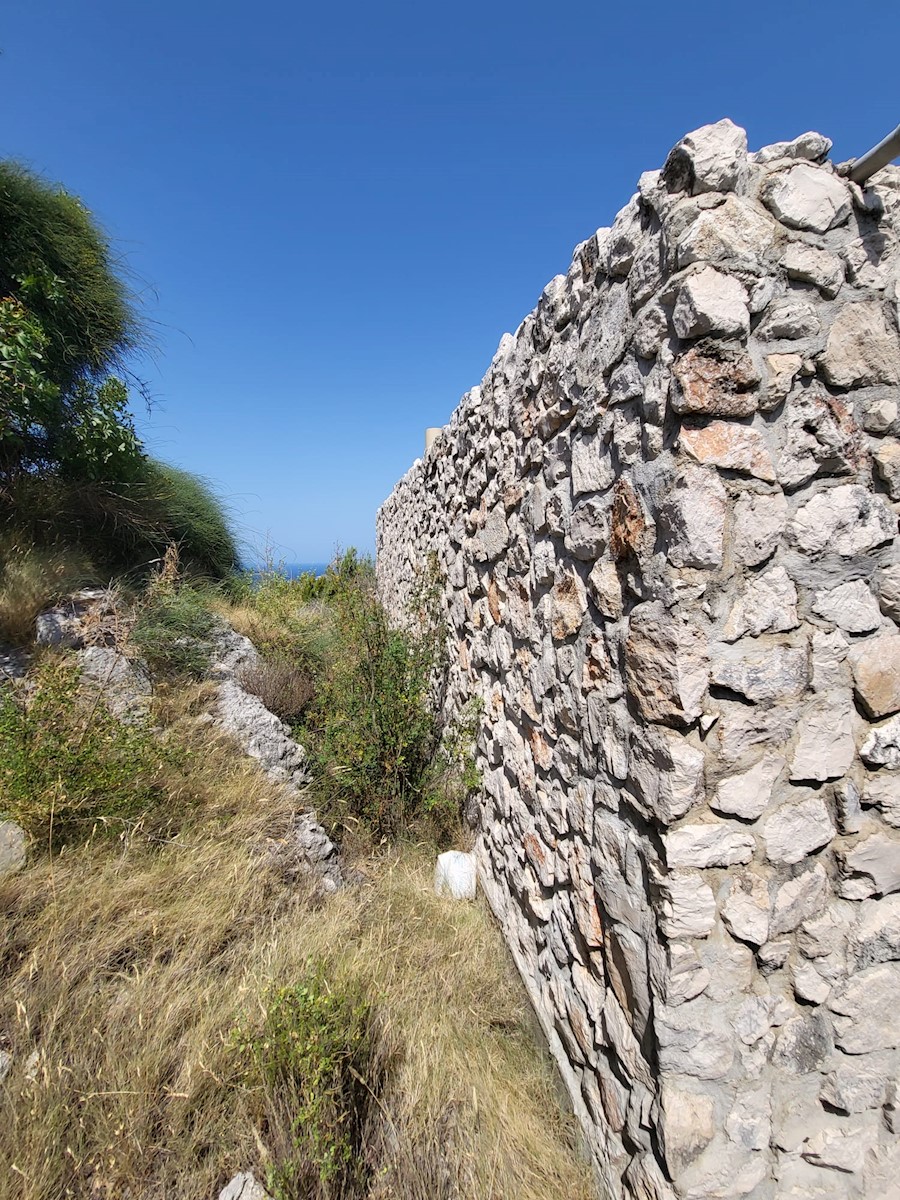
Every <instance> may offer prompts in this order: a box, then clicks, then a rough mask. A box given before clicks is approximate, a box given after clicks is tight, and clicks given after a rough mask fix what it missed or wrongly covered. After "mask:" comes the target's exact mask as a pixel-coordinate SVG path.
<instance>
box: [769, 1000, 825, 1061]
mask: <svg viewBox="0 0 900 1200" xmlns="http://www.w3.org/2000/svg"><path fill="white" fill-rule="evenodd" d="M833 1045H834V1043H833V1041H832V1037H831V1029H830V1026H829V1021H828V1018H827V1016H826V1014H825V1013H823V1012H822V1011H821V1009H815V1010H814V1011H813V1012H811V1013H809V1014H808V1015H804V1016H797V1017H791V1019H790V1020H788V1021H785V1023H784V1025H783V1026H782V1027H781V1029H780V1031H779V1033H778V1035H777V1037H776V1039H775V1048H774V1050H773V1051H772V1063H773V1064H774V1065H775V1066H776V1067H778V1068H780V1069H781V1070H782V1071H785V1072H788V1073H790V1074H792V1075H808V1074H809V1073H810V1072H812V1071H816V1070H818V1069H820V1067H821V1065H822V1063H823V1062H824V1061H825V1059H826V1058H827V1057H828V1055H829V1054H830V1053H831V1051H832V1049H833Z"/></svg>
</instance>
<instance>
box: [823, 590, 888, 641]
mask: <svg viewBox="0 0 900 1200" xmlns="http://www.w3.org/2000/svg"><path fill="white" fill-rule="evenodd" d="M812 609H813V612H815V613H818V614H819V616H820V617H825V619H826V620H828V621H833V622H834V624H835V625H837V626H839V627H840V628H841V629H844V630H846V631H847V633H871V631H872V630H873V629H877V628H878V626H879V625H880V624H881V613H880V612H879V611H878V602H877V601H876V599H875V597H874V596H873V595H872V593H871V591H870V590H869V588H868V586H867V585H866V584H865V583H864V582H863V580H862V579H853V580H851V581H850V582H849V583H842V584H839V585H838V586H837V587H836V588H831V589H830V591H827V592H818V593H817V594H816V596H815V599H814V600H813V604H812Z"/></svg>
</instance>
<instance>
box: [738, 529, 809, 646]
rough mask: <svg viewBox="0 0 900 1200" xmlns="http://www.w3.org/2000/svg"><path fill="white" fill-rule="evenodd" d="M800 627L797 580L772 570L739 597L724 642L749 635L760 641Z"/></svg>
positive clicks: (780, 570)
mask: <svg viewBox="0 0 900 1200" xmlns="http://www.w3.org/2000/svg"><path fill="white" fill-rule="evenodd" d="M760 528H761V527H758V528H757V530H756V535H757V536H759V533H760ZM773 548H774V547H773ZM798 624H799V621H798V619H797V589H796V587H795V586H794V583H793V580H792V579H791V577H790V576H789V575H788V573H787V571H785V569H784V567H772V569H771V570H769V571H766V572H764V573H763V574H761V575H757V576H754V577H752V578H751V580H750V582H749V583H748V584H747V585H746V587H745V588H744V589H743V591H742V592H741V594H740V595H739V596H738V598H737V600H736V601H735V602H734V604H733V605H732V608H731V612H730V613H729V614H728V620H727V621H726V622H725V627H724V629H723V630H722V640H723V641H726V642H734V641H737V639H738V638H742V637H744V636H745V635H746V634H750V636H751V637H759V635H760V634H762V633H786V632H787V631H788V630H790V629H796V627H797V625H798Z"/></svg>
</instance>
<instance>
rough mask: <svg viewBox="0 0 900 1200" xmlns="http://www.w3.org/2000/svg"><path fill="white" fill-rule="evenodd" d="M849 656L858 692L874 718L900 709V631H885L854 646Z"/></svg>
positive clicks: (858, 695) (864, 706)
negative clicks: (890, 632) (886, 632)
mask: <svg viewBox="0 0 900 1200" xmlns="http://www.w3.org/2000/svg"><path fill="white" fill-rule="evenodd" d="M847 658H848V660H849V662H850V667H851V669H852V671H853V682H854V685H855V690H856V696H857V699H858V700H859V702H860V704H861V705H862V706H863V708H864V710H865V712H866V714H867V715H868V716H869V717H871V718H872V719H873V720H878V719H879V718H880V717H887V716H890V715H891V713H895V712H897V710H898V709H900V634H896V633H894V634H882V635H881V636H880V637H874V638H867V639H866V641H864V642H857V643H856V644H855V645H853V646H851V648H850V650H849V652H848V655H847Z"/></svg>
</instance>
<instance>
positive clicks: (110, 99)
mask: <svg viewBox="0 0 900 1200" xmlns="http://www.w3.org/2000/svg"><path fill="white" fill-rule="evenodd" d="M898 35H900V6H898V5H897V4H884V5H878V6H871V5H865V6H859V5H855V6H848V5H847V4H846V2H845V3H841V4H837V3H835V2H834V0H819V2H818V3H798V2H795V0H794V2H792V0H780V2H778V3H773V2H771V0H762V2H757V3H755V4H740V5H738V4H733V3H727V2H724V3H723V2H722V0H719V2H718V3H713V2H712V0H703V2H695V3H690V2H689V0H685V2H682V3H674V4H673V3H666V4H662V3H659V2H658V0H645V2H644V3H642V4H635V3H632V4H622V3H619V4H605V3H602V2H598V0H594V2H593V3H582V2H580V0H576V2H574V3H573V2H571V0H570V2H569V3H567V4H556V5H554V4H548V3H542V4H535V3H532V2H530V0H518V2H517V3H509V2H507V0H502V2H496V0H495V2H492V0H479V2H478V3H472V2H471V0H457V2H456V3H453V4H447V5H437V4H429V3H423V2H421V0H420V2H418V3H397V2H396V0H381V2H380V3H373V2H372V0H369V2H367V3H340V2H338V3H331V4H324V3H319V4H309V3H305V4H304V3H300V4H298V3H296V2H292V3H288V2H287V0H256V2H255V3H249V2H247V0H245V2H244V3H237V2H236V0H216V2H215V3H212V0H178V2H177V3H176V2H175V0H154V2H153V3H128V2H124V3H123V0H80V2H79V0H5V2H4V4H3V7H2V14H0V49H2V56H0V88H2V112H3V125H2V133H0V154H3V155H5V156H14V157H17V158H20V159H22V160H24V161H26V162H28V163H30V164H31V165H32V166H34V167H35V168H37V169H39V170H40V171H42V172H44V173H45V174H46V175H48V176H49V177H51V178H53V179H56V180H59V181H61V182H63V183H64V184H65V185H66V186H67V187H68V188H69V189H70V190H71V191H74V192H76V193H77V194H79V195H81V196H82V197H83V199H84V200H85V202H86V203H87V204H88V206H89V207H90V208H92V209H93V210H94V211H95V212H96V213H97V214H98V216H99V217H100V219H101V220H102V222H103V223H104V225H105V227H106V228H107V230H108V231H109V233H110V234H111V235H112V236H113V238H114V239H115V241H116V244H117V246H118V247H119V248H120V249H121V251H122V252H123V254H124V255H125V257H126V259H127V262H128V265H129V267H130V270H131V271H132V273H133V275H134V277H135V279H136V280H137V281H138V286H139V289H140V292H141V296H142V299H143V302H144V308H145V313H146V316H147V317H148V319H149V320H150V321H151V322H152V323H153V326H154V331H155V338H156V347H157V349H156V355H155V358H154V359H153V360H152V361H150V362H147V363H144V364H143V366H142V371H143V374H144V375H145V376H146V378H147V379H148V380H149V382H150V385H151V388H152V391H153V393H154V395H155V396H156V397H157V402H156V406H155V409H154V411H153V413H152V416H151V417H150V419H149V420H146V421H145V420H143V419H142V420H141V427H142V430H143V432H144V435H145V437H146V439H147V442H148V444H149V445H150V447H151V448H152V449H153V450H154V451H155V452H156V453H158V454H159V455H160V456H162V457H165V458H168V459H169V460H170V461H173V462H176V463H178V464H180V465H182V466H185V467H188V468H189V469H191V470H194V471H198V472H201V473H202V474H204V475H206V476H207V477H209V478H210V479H212V480H213V481H214V482H215V483H216V484H217V485H218V487H219V488H220V489H221V490H222V492H223V493H224V494H225V495H227V496H228V497H229V498H230V501H231V504H232V507H233V510H234V513H235V516H236V518H237V523H238V526H239V528H240V531H241V534H242V536H243V537H244V538H245V540H246V541H247V542H248V543H250V544H252V545H254V546H258V545H259V544H260V543H261V542H262V541H263V539H264V538H265V535H266V533H267V532H268V533H269V534H270V536H271V537H272V539H273V540H274V541H275V543H276V544H277V546H278V550H279V553H281V554H283V555H284V556H285V557H287V558H288V559H289V560H303V561H317V560H320V559H327V558H328V557H329V556H330V554H331V551H332V549H333V547H334V545H335V543H336V542H341V543H342V544H344V545H352V544H355V545H357V546H359V547H360V548H363V549H371V548H372V546H373V541H374V518H375V511H376V509H377V507H378V505H379V504H380V503H381V502H382V500H383V499H384V498H385V497H386V496H387V494H388V493H389V492H390V490H391V488H392V486H393V484H394V482H395V480H396V479H397V478H399V476H400V475H401V474H402V473H403V472H404V471H405V470H406V469H407V467H408V466H409V464H410V463H411V462H412V460H413V459H414V458H415V457H416V456H417V455H418V454H419V453H420V452H421V448H422V441H423V434H424V430H425V427H426V426H428V425H440V424H443V423H444V422H445V421H446V420H447V419H448V417H449V416H450V413H451V412H452V410H453V408H454V407H455V405H456V404H457V402H458V400H459V397H460V396H461V394H462V393H463V392H464V391H465V390H466V389H467V388H469V387H471V386H472V385H473V384H475V383H477V382H478V381H479V380H480V378H481V376H482V374H483V373H484V370H485V369H486V367H487V365H488V363H489V362H490V359H491V357H492V354H493V351H494V349H495V347H496V345H497V342H498V341H499V339H500V336H501V334H502V333H503V332H504V331H505V330H512V329H514V328H515V327H516V325H517V324H518V323H519V321H520V320H521V318H522V317H523V316H524V315H525V314H526V313H527V312H528V311H529V310H530V309H531V308H532V307H533V305H534V303H535V302H536V300H537V297H538V295H539V293H540V291H541V289H542V287H543V286H544V284H545V283H546V282H547V280H549V279H550V278H551V277H552V276H553V275H555V274H556V273H557V272H559V271H563V270H565V269H566V267H567V265H568V262H569V259H570V255H571V250H572V248H573V247H574V246H575V244H576V243H577V242H579V241H581V240H582V239H583V238H585V237H587V236H588V235H589V234H590V233H592V232H593V230H594V229H595V228H597V227H598V226H600V225H604V224H608V223H609V222H610V221H611V220H612V218H613V216H614V215H615V213H616V211H617V210H618V209H619V208H620V207H621V206H622V205H623V204H624V203H625V202H626V201H627V200H628V198H629V196H630V195H631V194H632V192H633V191H634V185H635V182H636V180H637V178H638V176H639V175H640V173H641V172H642V171H643V170H645V169H649V168H651V167H656V166H661V165H662V162H663V160H664V159H665V156H666V153H667V151H668V150H669V148H670V146H671V145H672V144H673V143H674V142H675V141H676V140H677V139H678V138H679V137H680V136H681V135H682V134H683V133H684V132H686V131H687V130H690V129H693V128H695V127H696V126H698V125H702V124H705V123H707V122H709V121H715V120H718V119H719V118H720V117H723V116H730V117H731V118H732V119H733V120H735V121H737V122H738V123H740V124H742V125H744V126H745V127H746V128H747V130H748V134H749V138H750V144H751V147H753V148H755V147H757V146H760V145H763V144H765V143H767V142H771V141H777V140H780V139H784V138H790V137H793V136H795V135H796V134H798V133H802V132H803V131H804V130H806V129H810V128H812V129H818V130H820V131H821V132H823V133H825V134H827V135H828V136H829V137H831V138H832V139H833V140H834V143H835V148H834V152H833V153H834V156H835V158H836V159H842V158H849V157H852V156H854V155H856V154H859V153H862V151H864V150H866V149H868V148H869V146H870V145H872V144H874V142H876V141H878V140H879V139H880V138H881V137H882V136H883V135H884V134H885V133H887V132H888V130H889V129H890V128H892V127H893V126H894V125H896V124H897V123H898V121H900V89H898V86H897V80H898V78H900V76H898V68H897V47H898V45H900V36H898ZM858 64H865V67H864V69H863V68H862V67H860V66H859V65H858Z"/></svg>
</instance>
